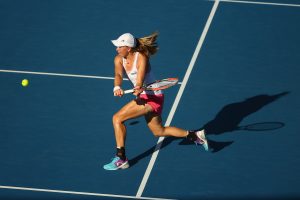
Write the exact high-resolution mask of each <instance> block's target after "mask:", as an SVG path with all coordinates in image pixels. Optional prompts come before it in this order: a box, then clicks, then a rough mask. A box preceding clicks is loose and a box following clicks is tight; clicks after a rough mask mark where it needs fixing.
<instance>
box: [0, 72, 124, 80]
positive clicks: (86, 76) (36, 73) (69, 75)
mask: <svg viewBox="0 0 300 200" xmlns="http://www.w3.org/2000/svg"><path fill="white" fill-rule="evenodd" d="M0 72H5V73H17V74H35V75H47V76H65V77H76V78H94V79H114V77H107V76H88V75H78V74H59V73H48V72H32V71H17V70H6V69H0ZM125 80H126V79H125ZM127 80H128V79H127Z"/></svg>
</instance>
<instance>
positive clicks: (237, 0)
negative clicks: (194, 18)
mask: <svg viewBox="0 0 300 200" xmlns="http://www.w3.org/2000/svg"><path fill="white" fill-rule="evenodd" d="M212 1H213V0H212ZM220 2H229V3H245V4H258V5H271V6H288V7H300V4H288V3H272V2H259V1H239V0H220Z"/></svg>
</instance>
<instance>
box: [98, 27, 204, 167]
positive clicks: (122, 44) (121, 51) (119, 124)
mask: <svg viewBox="0 0 300 200" xmlns="http://www.w3.org/2000/svg"><path fill="white" fill-rule="evenodd" d="M157 36H158V33H156V32H155V33H153V34H151V35H149V36H146V37H143V38H135V37H134V36H133V35H132V34H130V33H125V34H123V35H121V36H120V37H119V38H118V39H116V40H112V43H113V44H114V45H115V46H116V51H117V54H118V55H116V57H115V59H114V64H115V79H114V88H113V93H114V95H115V96H119V97H122V96H123V95H124V91H123V89H122V80H123V75H124V74H126V75H127V77H128V78H129V80H130V81H131V82H132V84H133V86H134V92H133V95H135V96H136V98H135V99H134V100H132V101H130V102H129V103H127V104H126V105H125V106H124V107H122V108H121V109H120V110H119V111H118V112H117V113H115V114H114V116H113V127H114V131H115V139H116V148H117V149H116V156H115V157H114V158H113V159H112V161H111V162H110V163H108V164H106V165H104V166H103V168H104V169H106V170H117V169H126V168H128V167H129V163H128V159H127V157H126V154H125V139H126V127H125V124H124V122H125V121H126V120H129V119H132V118H137V117H141V116H144V117H145V120H146V122H147V125H148V127H149V129H150V130H151V131H152V133H153V134H154V135H155V136H157V137H160V136H164V137H165V136H174V137H182V138H183V137H186V138H187V139H189V140H191V141H194V142H195V143H196V144H201V145H203V147H204V148H205V150H208V143H207V139H206V138H205V133H204V130H201V131H186V130H183V129H180V128H177V127H164V126H163V125H162V119H161V113H162V109H163V103H164V94H163V92H162V91H161V90H158V91H146V90H143V89H142V86H143V85H147V84H149V83H153V82H154V81H155V80H156V79H155V77H154V75H153V72H152V68H151V65H150V62H149V59H150V57H151V56H152V55H153V54H155V53H156V52H157V50H158V45H157V43H156V39H157Z"/></svg>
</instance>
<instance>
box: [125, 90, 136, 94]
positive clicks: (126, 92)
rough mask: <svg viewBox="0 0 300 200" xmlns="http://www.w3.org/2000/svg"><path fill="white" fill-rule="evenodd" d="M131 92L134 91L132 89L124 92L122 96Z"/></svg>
mask: <svg viewBox="0 0 300 200" xmlns="http://www.w3.org/2000/svg"><path fill="white" fill-rule="evenodd" d="M133 91H134V90H133V89H130V90H125V91H124V94H129V93H133Z"/></svg>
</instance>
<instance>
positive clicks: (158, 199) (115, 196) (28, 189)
mask: <svg viewBox="0 0 300 200" xmlns="http://www.w3.org/2000/svg"><path fill="white" fill-rule="evenodd" d="M0 189H10V190H22V191H34V192H49V193H60V194H72V195H85V196H98V197H113V198H128V199H145V200H172V199H163V198H153V197H140V198H137V197H136V196H127V195H115V194H100V193H90V192H74V191H65V190H48V189H39V188H27V187H14V186H4V185H0Z"/></svg>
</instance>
